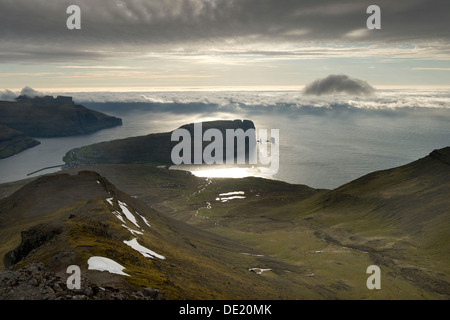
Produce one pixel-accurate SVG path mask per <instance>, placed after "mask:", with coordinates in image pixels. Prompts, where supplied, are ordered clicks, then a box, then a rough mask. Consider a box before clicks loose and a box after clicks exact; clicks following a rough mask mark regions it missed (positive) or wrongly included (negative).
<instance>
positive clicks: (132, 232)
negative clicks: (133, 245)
mask: <svg viewBox="0 0 450 320" xmlns="http://www.w3.org/2000/svg"><path fill="white" fill-rule="evenodd" d="M122 227H124V228H125V229H127V230H128V231H130V232H131V234H132V235H133V236H134V234H135V233H136V234H144V233H142V232H141V231H137V230H133V229H131V228H130V227H128V226H127V225H126V224H122Z"/></svg>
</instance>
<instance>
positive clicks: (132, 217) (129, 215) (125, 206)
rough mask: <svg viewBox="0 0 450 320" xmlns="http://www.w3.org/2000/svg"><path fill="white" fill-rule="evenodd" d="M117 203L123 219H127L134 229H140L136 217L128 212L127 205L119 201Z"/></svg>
mask: <svg viewBox="0 0 450 320" xmlns="http://www.w3.org/2000/svg"><path fill="white" fill-rule="evenodd" d="M117 202H118V203H119V206H120V208H121V209H122V212H123V214H124V215H125V217H127V219H128V220H130V221H131V222H132V223H133V224H134V225H135V226H136V227H138V228H139V229H140V228H141V227H140V226H139V224H138V223H137V220H136V217H135V216H134V215H133V214H132V213H131V212H130V210H128V207H127V204H126V203H124V202H122V201H120V200H118V201H117Z"/></svg>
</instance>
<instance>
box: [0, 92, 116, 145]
mask: <svg viewBox="0 0 450 320" xmlns="http://www.w3.org/2000/svg"><path fill="white" fill-rule="evenodd" d="M0 115H1V116H0V124H1V125H5V126H8V127H10V128H13V129H15V130H19V131H21V132H23V133H25V134H26V135H28V136H30V137H64V136H72V135H80V134H87V133H92V132H95V131H98V130H101V129H105V128H110V127H115V126H119V125H121V124H122V120H121V119H119V118H116V117H111V116H108V115H106V114H103V113H101V112H97V111H94V110H90V109H88V108H85V107H83V106H81V105H78V104H75V103H74V102H73V100H72V98H71V97H62V96H58V97H57V98H54V97H52V96H45V97H34V98H29V97H27V96H19V97H18V98H17V99H16V101H15V102H9V101H0Z"/></svg>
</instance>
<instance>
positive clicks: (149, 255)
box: [123, 238, 166, 260]
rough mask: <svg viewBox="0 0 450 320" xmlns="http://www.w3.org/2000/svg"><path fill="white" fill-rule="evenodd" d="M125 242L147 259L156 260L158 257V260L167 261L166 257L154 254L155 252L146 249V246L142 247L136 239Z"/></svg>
mask: <svg viewBox="0 0 450 320" xmlns="http://www.w3.org/2000/svg"><path fill="white" fill-rule="evenodd" d="M123 242H124V243H125V244H126V245H128V246H130V247H131V248H133V249H134V250H136V251H139V252H140V253H141V254H142V255H143V256H144V257H146V258H155V257H156V258H159V259H162V260H165V259H166V258H165V257H164V256H162V255H160V254H157V253H156V252H154V251H152V250H150V249H148V248H146V247H144V246H141V245H140V244H139V243H138V242H137V239H136V238H134V239H133V240H130V241H126V240H124V241H123Z"/></svg>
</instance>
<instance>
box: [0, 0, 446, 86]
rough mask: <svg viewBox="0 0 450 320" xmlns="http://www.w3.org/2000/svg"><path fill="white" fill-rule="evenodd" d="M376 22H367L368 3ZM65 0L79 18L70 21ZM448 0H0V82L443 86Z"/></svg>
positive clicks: (3, 83) (125, 84) (26, 83)
mask: <svg viewBox="0 0 450 320" xmlns="http://www.w3.org/2000/svg"><path fill="white" fill-rule="evenodd" d="M371 4H376V5H378V6H379V7H380V8H381V29H380V30H369V29H368V28H367V27H366V20H367V19H368V17H369V16H370V14H367V13H366V9H367V7H368V6H369V5H371ZM69 5H78V6H79V7H80V9H81V30H69V29H68V28H67V27H66V21H67V19H68V18H69V16H70V14H67V13H66V10H67V7H68V6H69ZM449 12H450V2H449V1H448V0H433V1H427V0H398V1H386V0H378V1H372V0H371V1H365V0H354V1H349V0H343V1H341V0H339V1H338V0H321V1H318V0H127V1H125V0H95V1H93V0H0V90H5V89H8V90H18V89H21V88H23V87H25V86H30V87H33V88H35V89H40V90H46V89H63V90H65V89H70V90H124V89H141V88H142V89H149V88H173V87H178V88H198V87H207V88H219V87H220V88H221V87H242V88H269V87H279V88H297V87H303V86H307V85H312V84H313V82H314V81H316V80H317V79H325V78H326V77H327V76H329V75H332V74H334V75H338V74H345V75H349V76H351V77H352V78H355V79H360V80H361V81H365V82H367V83H370V85H372V86H374V87H376V88H383V87H422V88H430V87H433V88H434V87H437V88H449V87H450V41H449V40H450V39H449V38H450V34H449V30H450V22H449V19H448V13H449Z"/></svg>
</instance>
